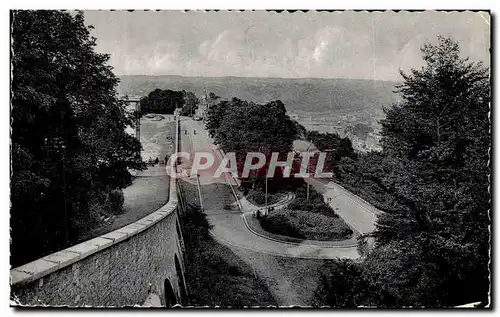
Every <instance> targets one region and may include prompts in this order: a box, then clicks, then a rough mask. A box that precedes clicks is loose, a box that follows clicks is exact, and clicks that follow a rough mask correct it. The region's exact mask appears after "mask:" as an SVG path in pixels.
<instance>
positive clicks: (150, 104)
mask: <svg viewBox="0 0 500 317" xmlns="http://www.w3.org/2000/svg"><path fill="white" fill-rule="evenodd" d="M184 93H185V92H184V91H174V90H170V89H165V90H161V89H155V90H153V91H152V92H150V93H149V94H148V95H147V96H145V97H142V98H141V100H140V103H141V112H142V114H146V113H161V114H172V113H174V110H175V109H176V108H182V107H183V105H184V103H185V102H186V101H185V99H184Z"/></svg>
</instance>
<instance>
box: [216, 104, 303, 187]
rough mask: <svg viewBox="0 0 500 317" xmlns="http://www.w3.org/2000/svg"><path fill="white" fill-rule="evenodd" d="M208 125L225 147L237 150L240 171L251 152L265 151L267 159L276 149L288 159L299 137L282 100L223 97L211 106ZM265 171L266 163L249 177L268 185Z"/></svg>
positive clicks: (229, 150)
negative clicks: (255, 100)
mask: <svg viewBox="0 0 500 317" xmlns="http://www.w3.org/2000/svg"><path fill="white" fill-rule="evenodd" d="M206 127H207V130H208V132H209V134H210V135H211V136H212V137H213V138H214V140H215V143H216V144H218V145H219V146H220V147H221V148H222V149H223V150H224V151H226V152H235V153H236V158H237V161H238V170H239V172H241V171H242V168H243V162H244V160H245V158H246V155H247V153H248V152H259V153H262V154H264V155H265V156H266V158H267V162H269V160H270V158H271V153H272V152H278V153H280V160H286V155H287V154H288V153H289V152H291V151H292V148H293V141H294V140H295V139H296V137H297V126H296V124H295V123H294V121H292V120H291V119H290V118H289V116H288V115H287V114H286V109H285V105H283V103H282V102H281V101H279V100H277V101H271V102H269V103H266V104H256V103H253V102H247V101H243V100H239V99H237V98H233V99H232V100H231V101H221V102H219V103H218V104H215V105H213V106H212V107H210V109H209V111H208V116H207V123H206ZM265 174H266V167H265V166H264V167H263V168H262V169H261V170H260V171H258V172H256V173H253V174H251V175H250V177H249V178H250V179H251V180H252V181H255V182H256V184H259V186H264V185H263V183H264V182H263V181H262V180H263V179H262V177H260V178H259V175H260V176H263V175H265ZM259 180H260V181H259ZM274 184H275V185H276V182H274Z"/></svg>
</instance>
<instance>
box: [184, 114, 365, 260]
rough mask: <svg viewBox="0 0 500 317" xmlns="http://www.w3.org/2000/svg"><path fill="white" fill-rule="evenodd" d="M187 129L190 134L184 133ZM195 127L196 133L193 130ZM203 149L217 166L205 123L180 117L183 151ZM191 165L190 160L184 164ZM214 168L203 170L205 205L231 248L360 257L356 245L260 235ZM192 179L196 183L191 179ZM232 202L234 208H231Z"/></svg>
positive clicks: (313, 256)
mask: <svg viewBox="0 0 500 317" xmlns="http://www.w3.org/2000/svg"><path fill="white" fill-rule="evenodd" d="M184 130H187V134H185V133H184ZM195 130H196V134H194V133H193V132H194V131H195ZM194 150H196V151H204V152H210V153H213V154H214V157H215V166H218V165H219V162H220V156H218V155H217V154H216V153H215V152H214V147H213V144H212V141H211V140H210V138H209V137H208V135H207V133H206V132H205V131H204V129H203V123H201V122H197V121H193V120H191V119H188V118H182V120H181V151H183V152H191V153H193V152H194ZM183 166H184V167H185V168H190V167H191V165H190V164H189V163H188V162H185V163H184V164H183ZM212 175H213V171H208V172H204V171H200V183H201V185H202V186H201V190H202V198H203V204H204V208H205V212H206V214H207V216H208V219H209V221H210V222H211V224H212V225H213V229H212V231H211V233H212V235H213V236H214V238H215V239H217V240H218V241H219V242H221V243H224V244H226V245H228V246H230V247H236V248H240V249H245V250H251V251H256V252H261V253H266V254H271V255H277V256H282V257H295V258H309V259H334V258H358V257H359V254H358V252H357V248H356V247H325V246H314V245H301V244H291V243H285V242H278V241H273V240H269V239H266V238H264V237H261V236H257V235H255V234H254V233H252V232H251V231H250V230H249V229H248V227H247V226H246V225H245V222H244V220H243V217H242V214H241V213H240V211H239V209H238V208H236V203H235V200H236V199H235V198H234V195H233V194H232V191H231V189H230V187H229V186H228V184H227V182H226V178H225V177H224V176H222V177H220V178H218V179H214V178H213V176H212ZM190 181H191V182H196V178H194V177H193V178H192V179H191V180H190ZM230 205H232V208H230Z"/></svg>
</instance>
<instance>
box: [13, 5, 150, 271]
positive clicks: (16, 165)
mask: <svg viewBox="0 0 500 317" xmlns="http://www.w3.org/2000/svg"><path fill="white" fill-rule="evenodd" d="M90 29H91V27H86V26H85V24H84V16H83V13H81V12H79V13H77V14H75V15H72V14H69V13H66V12H61V11H15V12H13V14H12V39H13V41H12V50H13V55H12V60H11V62H12V99H11V104H12V112H11V114H12V130H11V131H12V135H11V140H12V148H11V150H12V151H11V159H12V175H11V228H12V246H11V263H12V264H13V265H17V264H21V263H23V262H26V261H29V260H32V259H34V258H37V257H39V256H41V255H43V254H47V253H49V252H53V251H56V250H58V249H60V248H61V247H64V246H67V244H68V243H70V241H73V240H74V239H76V238H77V237H78V235H79V233H81V232H82V230H86V228H87V227H88V226H91V225H92V223H93V222H94V221H95V219H96V218H97V216H98V215H99V213H101V212H106V210H108V209H109V208H111V206H110V204H111V203H110V197H109V195H110V193H111V192H112V191H114V190H116V189H120V188H123V187H124V186H126V185H127V184H129V183H130V181H131V175H130V173H129V172H128V169H129V168H134V169H141V168H143V164H142V161H141V157H140V150H141V144H140V142H139V141H138V140H136V139H135V138H133V137H132V136H130V135H128V134H127V133H126V132H125V127H126V126H128V125H130V126H133V124H134V122H133V121H132V120H131V117H130V116H129V115H127V114H126V112H125V105H124V104H123V102H121V101H120V100H119V99H118V96H117V93H116V86H117V84H118V79H117V78H116V76H115V75H114V74H113V73H112V68H111V67H110V66H108V65H107V64H106V63H107V61H108V59H109V56H108V55H106V54H99V53H96V52H95V51H94V47H95V45H96V42H95V41H96V40H95V38H93V37H91V36H90ZM113 195H115V196H116V193H115V194H113Z"/></svg>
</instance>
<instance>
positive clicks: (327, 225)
mask: <svg viewBox="0 0 500 317" xmlns="http://www.w3.org/2000/svg"><path fill="white" fill-rule="evenodd" d="M260 224H261V226H262V228H264V230H266V231H268V232H271V233H276V234H281V235H286V236H289V237H293V238H298V239H309V240H322V241H328V240H339V239H348V238H350V237H351V235H352V230H351V229H350V228H349V227H348V226H347V225H346V224H345V223H344V221H343V220H342V219H340V218H338V217H332V216H326V215H323V214H321V213H314V212H309V211H304V210H290V209H282V210H277V211H275V212H273V213H271V214H269V215H268V216H267V217H264V218H262V219H260Z"/></svg>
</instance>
